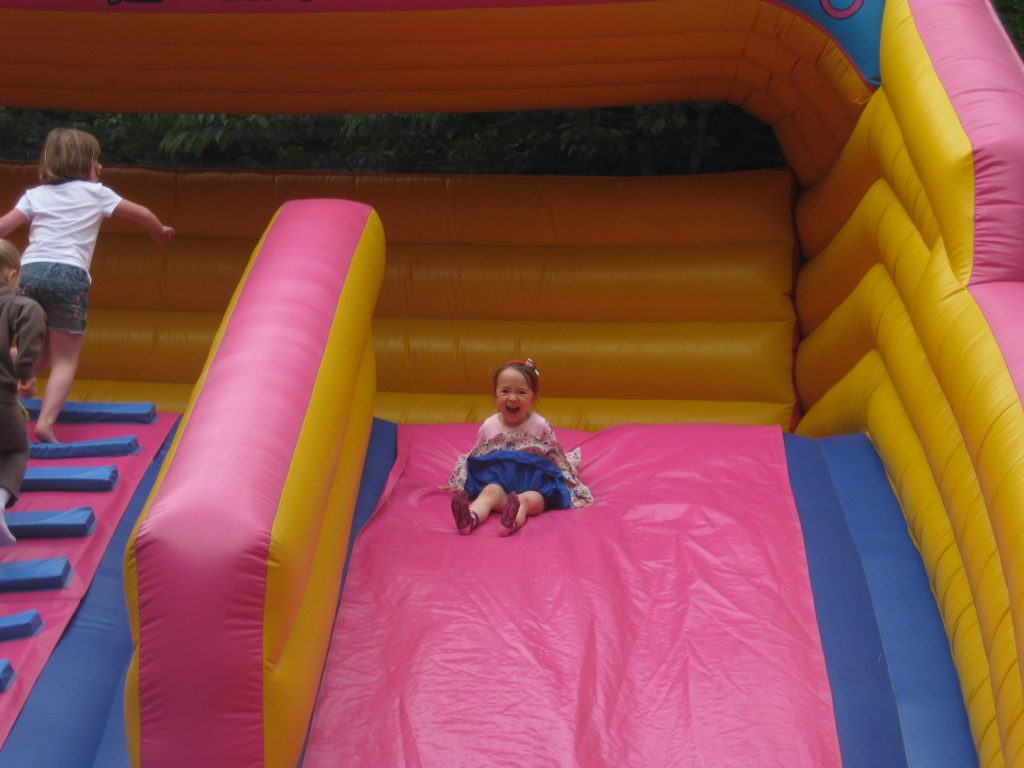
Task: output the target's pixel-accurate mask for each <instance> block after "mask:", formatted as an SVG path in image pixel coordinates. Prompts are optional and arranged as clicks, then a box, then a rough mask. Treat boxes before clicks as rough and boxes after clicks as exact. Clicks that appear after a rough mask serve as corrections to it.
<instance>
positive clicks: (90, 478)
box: [21, 464, 117, 491]
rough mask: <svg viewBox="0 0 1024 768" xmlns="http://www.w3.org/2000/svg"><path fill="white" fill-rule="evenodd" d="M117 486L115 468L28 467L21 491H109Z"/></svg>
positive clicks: (111, 465)
mask: <svg viewBox="0 0 1024 768" xmlns="http://www.w3.org/2000/svg"><path fill="white" fill-rule="evenodd" d="M115 485H117V467H115V466H114V465H113V464H109V465H107V466H102V467H29V468H28V470H26V472H25V478H24V479H23V480H22V481H21V490H22V491H109V490H111V489H112V488H113V487H114V486H115Z"/></svg>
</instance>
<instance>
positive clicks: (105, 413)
mask: <svg viewBox="0 0 1024 768" xmlns="http://www.w3.org/2000/svg"><path fill="white" fill-rule="evenodd" d="M21 404H22V405H23V406H25V410H26V411H28V415H29V416H30V417H31V418H33V419H38V418H39V408H40V406H42V404H43V401H42V400H40V399H39V398H38V397H26V398H22V400H21ZM154 421H156V405H155V404H154V403H87V402H76V401H72V402H67V403H64V407H63V408H61V410H60V415H59V416H58V417H57V422H58V423H60V424H101V423H102V424H109V423H119V424H124V423H131V424H151V423H153V422H154Z"/></svg>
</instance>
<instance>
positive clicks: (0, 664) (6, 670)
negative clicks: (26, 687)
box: [0, 659, 14, 693]
mask: <svg viewBox="0 0 1024 768" xmlns="http://www.w3.org/2000/svg"><path fill="white" fill-rule="evenodd" d="M12 680H14V667H12V666H11V660H10V659H0V693H5V692H6V691H7V689H8V688H9V687H10V685H11V681H12Z"/></svg>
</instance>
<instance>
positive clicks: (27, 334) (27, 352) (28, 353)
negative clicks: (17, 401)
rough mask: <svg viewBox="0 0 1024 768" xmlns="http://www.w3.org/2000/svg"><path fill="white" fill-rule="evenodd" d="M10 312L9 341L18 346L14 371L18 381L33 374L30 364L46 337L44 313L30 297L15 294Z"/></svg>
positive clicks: (38, 353)
mask: <svg viewBox="0 0 1024 768" xmlns="http://www.w3.org/2000/svg"><path fill="white" fill-rule="evenodd" d="M13 301H14V302H15V305H14V307H13V312H12V313H11V320H12V323H11V326H12V330H13V334H12V338H11V341H13V342H14V346H16V347H17V348H18V359H17V361H16V363H15V373H16V374H17V376H18V380H19V381H27V380H28V379H31V378H32V376H33V373H32V366H33V365H34V364H35V362H36V360H38V359H39V355H40V353H41V352H42V349H43V339H44V338H45V337H46V313H45V312H43V308H42V307H40V306H39V304H37V303H36V302H35V301H33V300H32V299H29V298H26V297H24V296H17V297H15V298H14V299H13Z"/></svg>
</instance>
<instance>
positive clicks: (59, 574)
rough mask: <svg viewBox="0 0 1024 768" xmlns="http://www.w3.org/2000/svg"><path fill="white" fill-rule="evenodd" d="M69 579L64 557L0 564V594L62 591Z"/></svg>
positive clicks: (67, 564) (68, 569) (69, 573)
mask: <svg viewBox="0 0 1024 768" xmlns="http://www.w3.org/2000/svg"><path fill="white" fill-rule="evenodd" d="M70 578H71V563H70V562H68V559H67V558H66V557H48V558H46V559H43V560H15V561H14V562H7V563H0V592H23V591H27V590H32V589H63V588H64V587H65V586H67V583H68V579H70Z"/></svg>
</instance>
